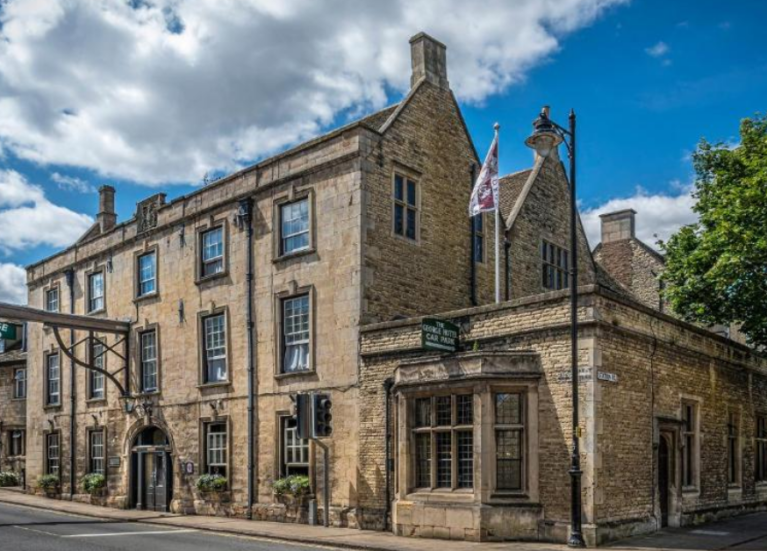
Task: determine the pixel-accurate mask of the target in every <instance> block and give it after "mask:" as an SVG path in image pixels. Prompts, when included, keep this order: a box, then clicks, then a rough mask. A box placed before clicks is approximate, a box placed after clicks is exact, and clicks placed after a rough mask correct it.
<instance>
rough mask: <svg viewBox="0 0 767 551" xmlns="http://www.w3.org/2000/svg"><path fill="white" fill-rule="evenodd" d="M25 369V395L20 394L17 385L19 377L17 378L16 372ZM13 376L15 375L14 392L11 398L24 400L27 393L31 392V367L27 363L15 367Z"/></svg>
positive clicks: (13, 380) (13, 381)
mask: <svg viewBox="0 0 767 551" xmlns="http://www.w3.org/2000/svg"><path fill="white" fill-rule="evenodd" d="M21 370H24V396H19V395H18V387H17V382H16V381H17V379H16V373H17V372H19V371H21ZM11 376H12V377H13V379H12V383H13V394H12V395H11V400H13V401H19V402H20V401H24V400H26V399H27V393H28V392H29V368H28V367H27V366H26V365H23V366H19V367H14V368H13V370H12V372H11Z"/></svg>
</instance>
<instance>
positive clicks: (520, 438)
mask: <svg viewBox="0 0 767 551" xmlns="http://www.w3.org/2000/svg"><path fill="white" fill-rule="evenodd" d="M522 404H523V397H522V394H521V393H507V392H502V393H497V394H495V462H496V465H495V469H496V480H495V487H496V489H497V490H499V491H521V490H522V489H523V485H524V480H523V476H522V475H523V460H524V411H523V405H522Z"/></svg>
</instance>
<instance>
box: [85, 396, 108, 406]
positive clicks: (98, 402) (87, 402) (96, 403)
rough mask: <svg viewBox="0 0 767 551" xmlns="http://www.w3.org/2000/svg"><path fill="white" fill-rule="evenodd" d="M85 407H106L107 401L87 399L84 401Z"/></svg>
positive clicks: (103, 399) (104, 399)
mask: <svg viewBox="0 0 767 551" xmlns="http://www.w3.org/2000/svg"><path fill="white" fill-rule="evenodd" d="M85 405H87V406H88V407H93V406H105V405H107V399H106V398H88V399H87V400H85Z"/></svg>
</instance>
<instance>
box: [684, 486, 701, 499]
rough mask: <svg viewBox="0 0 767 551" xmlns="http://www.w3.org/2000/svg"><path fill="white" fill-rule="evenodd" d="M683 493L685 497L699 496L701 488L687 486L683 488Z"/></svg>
mask: <svg viewBox="0 0 767 551" xmlns="http://www.w3.org/2000/svg"><path fill="white" fill-rule="evenodd" d="M682 495H683V496H684V497H697V496H699V495H700V489H699V488H696V487H695V486H687V487H684V488H682Z"/></svg>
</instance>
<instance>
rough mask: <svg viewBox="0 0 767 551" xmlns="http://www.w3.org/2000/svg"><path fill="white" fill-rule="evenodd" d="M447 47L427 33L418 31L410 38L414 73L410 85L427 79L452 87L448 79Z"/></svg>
mask: <svg viewBox="0 0 767 551" xmlns="http://www.w3.org/2000/svg"><path fill="white" fill-rule="evenodd" d="M446 50H447V47H446V46H445V45H444V44H443V43H442V42H440V41H439V40H436V39H435V38H433V37H431V36H429V35H428V34H426V33H423V32H421V33H418V34H417V35H415V36H414V37H413V38H411V39H410V60H411V63H412V66H413V74H412V76H411V77H410V87H411V88H413V87H414V86H415V85H416V84H418V82H419V81H420V80H421V79H424V78H425V79H426V80H427V81H429V82H431V83H432V84H434V85H435V86H438V87H440V88H442V89H444V90H448V89H450V84H449V83H448V81H447V54H446Z"/></svg>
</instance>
